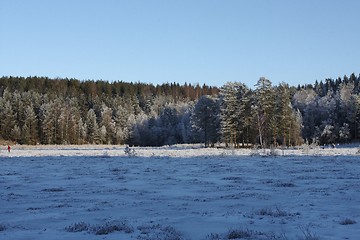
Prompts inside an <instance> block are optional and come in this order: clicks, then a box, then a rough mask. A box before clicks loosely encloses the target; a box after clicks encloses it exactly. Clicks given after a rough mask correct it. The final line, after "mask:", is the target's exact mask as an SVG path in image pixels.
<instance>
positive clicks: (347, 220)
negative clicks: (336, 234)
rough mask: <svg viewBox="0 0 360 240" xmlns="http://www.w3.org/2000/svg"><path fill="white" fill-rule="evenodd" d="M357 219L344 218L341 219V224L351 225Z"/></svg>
mask: <svg viewBox="0 0 360 240" xmlns="http://www.w3.org/2000/svg"><path fill="white" fill-rule="evenodd" d="M355 223H356V221H355V220H353V219H350V218H345V219H343V220H341V221H340V224H341V225H351V224H355Z"/></svg>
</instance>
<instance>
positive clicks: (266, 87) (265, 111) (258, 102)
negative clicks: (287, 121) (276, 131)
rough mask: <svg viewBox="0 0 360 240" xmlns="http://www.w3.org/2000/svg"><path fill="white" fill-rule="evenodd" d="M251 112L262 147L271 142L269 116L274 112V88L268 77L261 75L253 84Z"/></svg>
mask: <svg viewBox="0 0 360 240" xmlns="http://www.w3.org/2000/svg"><path fill="white" fill-rule="evenodd" d="M255 87H256V89H255V95H254V102H253V105H252V112H253V116H254V122H255V123H256V128H257V130H258V136H259V143H260V146H261V147H262V148H264V147H266V146H267V144H268V143H269V142H271V135H272V134H271V128H270V123H271V118H272V116H273V114H274V110H275V106H274V89H273V87H272V83H271V81H270V80H269V79H266V78H264V77H261V78H260V79H259V80H258V82H257V83H256V84H255Z"/></svg>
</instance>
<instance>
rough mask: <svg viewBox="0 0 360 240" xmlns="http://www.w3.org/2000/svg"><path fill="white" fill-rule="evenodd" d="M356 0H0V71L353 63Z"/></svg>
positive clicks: (314, 73) (236, 77)
mask: <svg viewBox="0 0 360 240" xmlns="http://www.w3.org/2000/svg"><path fill="white" fill-rule="evenodd" d="M359 9H360V1H358V0H337V1H335V0H247V1H245V0H224V1H220V0H217V1H215V0H181V1H180V0H128V1H125V0H102V1H100V0H97V1H95V0H58V1H55V0H53V1H49V0H29V1H28V0H0V11H1V14H0V16H1V21H0V30H1V35H0V76H10V75H12V76H30V75H31V76H34V75H37V76H48V77H51V78H54V77H68V78H77V79H80V80H87V79H91V80H100V79H102V80H109V81H114V80H122V81H126V82H138V81H140V82H144V83H153V84H155V85H156V84H162V83H167V82H168V83H172V82H177V83H180V84H183V83H185V82H187V83H191V84H197V83H199V84H201V85H202V84H204V83H205V84H208V85H212V86H219V87H220V86H222V85H223V84H225V83H226V82H230V81H240V82H243V83H245V84H246V85H248V86H249V87H253V86H254V84H255V83H256V82H257V80H258V79H259V78H260V77H266V78H268V79H270V80H271V81H272V82H273V84H274V85H277V84H278V83H280V82H286V83H289V84H290V85H294V86H296V85H298V84H305V83H314V82H315V80H324V79H325V78H337V77H339V76H341V77H342V76H344V75H345V74H346V75H350V74H351V73H353V72H355V74H359V73H360V69H359V64H360V61H359V60H358V57H359V56H360V31H359V30H360V17H359Z"/></svg>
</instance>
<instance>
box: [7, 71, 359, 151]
mask: <svg viewBox="0 0 360 240" xmlns="http://www.w3.org/2000/svg"><path fill="white" fill-rule="evenodd" d="M359 79H360V78H359V77H356V76H355V75H354V74H352V75H351V76H350V78H348V77H346V76H345V77H344V78H343V79H340V78H339V79H336V80H332V79H327V80H326V81H325V83H323V82H320V83H318V82H316V83H315V84H314V85H306V86H298V87H297V88H295V87H290V86H289V85H288V84H285V83H282V84H279V85H278V86H272V83H271V81H270V80H268V79H266V78H260V79H259V81H258V82H257V84H256V85H255V88H254V89H250V88H248V87H247V86H246V85H245V84H242V83H240V82H232V83H227V84H225V85H224V86H223V87H221V88H220V89H219V88H216V87H209V86H206V85H203V86H199V85H196V86H192V85H188V84H185V85H183V86H180V85H179V84H176V83H174V84H163V85H157V86H154V85H152V84H144V83H125V82H112V83H109V82H106V81H79V80H76V79H49V78H44V77H27V78H23V77H2V78H0V139H2V140H5V141H12V142H17V143H20V144H85V143H90V144H129V145H141V146H161V145H167V144H176V143H196V142H204V143H205V144H206V145H211V144H214V143H217V142H222V143H225V144H226V145H228V146H230V145H232V146H248V145H249V144H251V145H252V144H259V145H260V146H261V147H269V146H270V145H277V146H278V145H284V146H285V145H286V146H290V145H299V144H301V143H302V142H303V141H304V139H305V141H308V142H317V143H321V144H324V143H335V142H341V141H343V142H346V141H351V140H355V139H358V138H359V136H360V124H359V117H360V97H359Z"/></svg>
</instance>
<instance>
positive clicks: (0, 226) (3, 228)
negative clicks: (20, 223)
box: [0, 224, 6, 232]
mask: <svg viewBox="0 0 360 240" xmlns="http://www.w3.org/2000/svg"><path fill="white" fill-rule="evenodd" d="M5 230H6V226H5V225H3V224H0V232H2V231H5Z"/></svg>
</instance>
